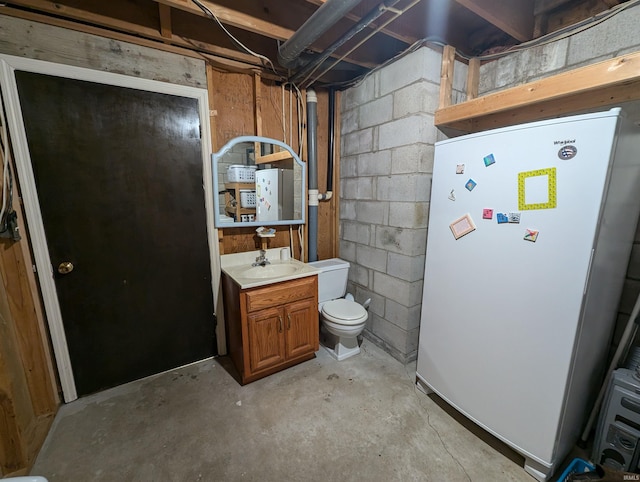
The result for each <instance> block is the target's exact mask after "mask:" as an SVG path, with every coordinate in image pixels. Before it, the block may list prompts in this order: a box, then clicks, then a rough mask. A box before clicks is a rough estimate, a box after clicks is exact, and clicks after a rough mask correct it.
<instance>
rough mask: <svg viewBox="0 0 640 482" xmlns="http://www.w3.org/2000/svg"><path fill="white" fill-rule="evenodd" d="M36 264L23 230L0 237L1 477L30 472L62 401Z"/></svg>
mask: <svg viewBox="0 0 640 482" xmlns="http://www.w3.org/2000/svg"><path fill="white" fill-rule="evenodd" d="M1 172H2V169H1V163H0V173H1ZM14 190H15V188H14ZM14 194H15V197H14V203H13V206H14V208H15V209H16V210H17V211H18V216H19V220H20V225H21V226H23V220H24V214H23V213H22V211H21V209H20V206H19V203H18V202H17V199H18V195H17V193H14ZM32 265H33V262H32V258H31V252H30V249H29V243H28V240H27V239H26V233H25V232H24V230H23V232H22V239H21V240H20V241H17V242H14V241H11V240H9V239H4V238H3V239H2V240H0V276H1V277H2V290H1V292H0V476H6V475H23V474H26V473H28V470H29V468H30V467H31V465H32V464H33V461H34V459H35V457H36V455H37V453H38V450H39V449H40V447H41V445H42V443H43V442H44V439H45V437H46V436H47V433H48V431H49V427H50V426H51V423H52V422H53V417H54V415H55V413H56V411H57V409H58V406H59V403H60V400H59V397H58V387H57V383H56V377H55V372H54V369H53V365H52V356H51V351H50V345H49V339H48V336H47V330H46V328H45V319H44V315H43V310H42V305H41V301H40V296H39V291H38V288H37V284H36V280H35V276H34V273H33V270H32Z"/></svg>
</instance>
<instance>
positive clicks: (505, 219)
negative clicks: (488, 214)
mask: <svg viewBox="0 0 640 482" xmlns="http://www.w3.org/2000/svg"><path fill="white" fill-rule="evenodd" d="M496 221H498V224H505V223H508V222H509V216H507V215H506V214H504V213H497V214H496Z"/></svg>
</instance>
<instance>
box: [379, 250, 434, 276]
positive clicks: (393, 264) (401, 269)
mask: <svg viewBox="0 0 640 482" xmlns="http://www.w3.org/2000/svg"><path fill="white" fill-rule="evenodd" d="M387 256H388V260H387V266H388V269H387V274H389V275H391V276H395V277H396V278H400V279H403V280H405V281H419V280H421V279H423V277H424V260H425V255H424V254H423V255H418V256H406V255H404V254H400V253H388V254H387Z"/></svg>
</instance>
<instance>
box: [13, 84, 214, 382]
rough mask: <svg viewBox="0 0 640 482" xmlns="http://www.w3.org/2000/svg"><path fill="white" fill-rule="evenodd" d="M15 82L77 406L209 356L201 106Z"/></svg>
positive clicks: (107, 88) (91, 87) (107, 89)
mask: <svg viewBox="0 0 640 482" xmlns="http://www.w3.org/2000/svg"><path fill="white" fill-rule="evenodd" d="M16 80H17V84H18V93H19V97H20V103H21V107H22V112H23V121H24V125H25V129H26V133H27V139H28V145H29V151H30V154H31V160H32V164H33V170H34V175H35V181H36V188H37V193H38V199H39V203H40V209H41V212H42V218H43V223H44V228H45V233H46V237H47V245H48V248H49V254H50V257H51V262H52V264H53V270H54V273H55V274H54V276H55V283H56V289H57V294H58V300H59V303H60V309H61V312H62V318H63V324H64V329H65V335H66V338H67V344H68V348H69V354H70V358H71V365H72V369H73V375H74V380H75V384H76V389H77V391H78V394H79V395H84V394H88V393H91V392H95V391H98V390H100V389H104V388H107V387H112V386H115V385H118V384H121V383H124V382H128V381H131V380H135V379H138V378H141V377H144V376H147V375H151V374H154V373H158V372H161V371H164V370H168V369H171V368H175V367H177V366H180V365H184V364H186V363H190V362H193V361H196V360H201V359H203V358H206V357H209V356H212V355H213V354H215V350H216V342H215V315H214V308H213V296H212V287H211V268H210V266H211V265H210V254H209V247H208V242H207V232H206V219H205V199H204V190H203V179H202V172H203V171H202V151H201V149H202V146H201V141H200V119H199V116H198V105H197V102H198V101H197V100H196V99H192V98H188V97H180V96H175V95H167V94H161V93H155V92H147V91H142V90H137V89H130V88H123V87H116V86H111V85H103V84H98V83H93V82H85V81H79V80H72V79H67V78H60V77H55V76H49V75H42V74H35V73H29V72H16ZM66 262H69V263H71V264H72V265H73V270H72V271H71V272H69V273H68V274H59V273H58V272H57V270H58V266H59V265H60V264H61V263H66Z"/></svg>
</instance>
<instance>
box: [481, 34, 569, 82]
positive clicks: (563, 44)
mask: <svg viewBox="0 0 640 482" xmlns="http://www.w3.org/2000/svg"><path fill="white" fill-rule="evenodd" d="M568 47H569V40H568V39H564V40H559V41H557V42H553V43H551V44H547V45H542V46H539V47H534V48H531V49H526V50H523V51H521V52H515V53H513V54H509V55H507V56H505V57H502V58H500V59H498V60H496V61H494V62H489V63H487V64H485V65H483V66H482V67H480V83H479V89H478V91H479V93H480V95H485V94H487V93H490V92H493V91H496V90H501V89H504V88H508V87H513V86H514V85H517V84H522V83H525V82H529V81H531V80H533V79H536V78H540V77H546V76H547V75H548V73H549V72H556V71H560V70H562V69H564V68H565V66H566V63H567V50H568Z"/></svg>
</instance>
